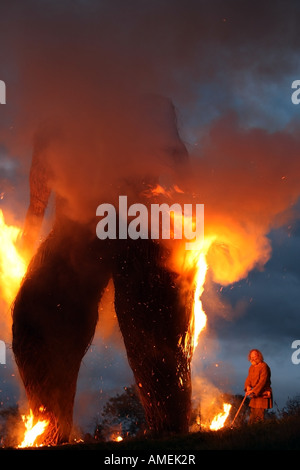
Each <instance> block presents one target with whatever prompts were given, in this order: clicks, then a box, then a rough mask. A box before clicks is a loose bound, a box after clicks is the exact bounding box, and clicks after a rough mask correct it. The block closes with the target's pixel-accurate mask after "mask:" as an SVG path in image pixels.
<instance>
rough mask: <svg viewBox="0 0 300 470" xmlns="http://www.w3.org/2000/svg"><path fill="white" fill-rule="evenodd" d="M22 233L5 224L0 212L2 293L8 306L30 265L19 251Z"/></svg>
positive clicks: (20, 230)
mask: <svg viewBox="0 0 300 470" xmlns="http://www.w3.org/2000/svg"><path fill="white" fill-rule="evenodd" d="M21 233H22V229H20V228H19V227H16V226H14V225H7V224H6V223H5V220H4V215H3V212H2V210H0V286H1V287H0V293H1V298H2V299H3V300H4V301H5V302H6V304H8V305H10V304H11V302H12V301H13V299H14V298H15V296H16V294H17V291H18V289H19V286H20V283H21V280H22V278H23V276H24V274H25V272H26V268H27V264H28V263H27V261H26V260H25V259H24V258H23V257H22V256H21V254H20V253H19V251H18V249H17V242H18V240H19V237H20V236H21Z"/></svg>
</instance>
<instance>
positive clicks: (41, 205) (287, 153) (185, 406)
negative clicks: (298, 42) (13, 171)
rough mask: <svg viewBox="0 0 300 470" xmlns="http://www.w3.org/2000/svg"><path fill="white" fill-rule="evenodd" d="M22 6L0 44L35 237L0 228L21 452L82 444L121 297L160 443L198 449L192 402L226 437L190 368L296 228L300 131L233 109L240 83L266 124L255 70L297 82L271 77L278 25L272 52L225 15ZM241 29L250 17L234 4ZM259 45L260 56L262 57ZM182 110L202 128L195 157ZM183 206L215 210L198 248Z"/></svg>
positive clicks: (128, 339)
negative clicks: (89, 359)
mask: <svg viewBox="0 0 300 470" xmlns="http://www.w3.org/2000/svg"><path fill="white" fill-rule="evenodd" d="M19 3H20V5H19V7H20V8H19V7H18V6H17V5H16V3H15V2H10V3H8V4H7V6H6V7H5V12H3V21H2V23H1V29H0V36H1V41H0V42H1V44H2V43H3V44H6V45H7V47H8V45H9V53H5V54H2V55H1V59H2V61H3V63H4V64H5V66H7V71H6V70H5V75H6V76H3V77H2V76H1V78H4V79H5V84H7V89H6V90H5V91H6V92H7V93H5V99H4V98H3V96H2V97H1V99H0V101H1V103H2V104H3V106H4V102H5V110H8V113H7V115H6V116H5V119H4V121H5V125H4V126H1V129H0V132H1V135H0V137H1V141H0V142H1V145H3V148H5V151H6V152H7V155H8V159H9V158H12V159H13V158H15V160H17V161H18V162H19V163H20V169H19V171H20V174H21V175H22V176H23V177H24V175H26V182H27V180H28V179H29V186H30V191H28V192H29V193H30V194H29V196H30V200H29V207H27V201H26V208H25V202H24V201H25V199H26V198H24V201H22V206H23V207H22V209H24V219H25V220H24V223H23V220H22V222H19V221H18V222H15V219H14V211H13V208H11V210H7V211H6V210H4V211H3V213H2V212H1V213H0V229H1V230H0V280H1V282H0V297H1V299H0V300H1V305H2V302H3V303H4V304H5V308H4V309H3V311H4V312H5V314H7V319H6V318H5V319H4V320H3V318H2V317H1V323H5V326H6V327H7V328H8V329H9V331H10V332H11V331H12V349H13V353H14V357H15V360H16V363H17V366H18V371H19V375H20V378H21V384H22V387H23V388H24V389H25V391H26V396H27V399H28V413H24V416H23V423H24V424H23V427H24V431H25V429H26V433H25V435H24V436H23V435H22V436H21V437H20V441H19V445H20V447H24V446H29V445H46V444H50V445H55V444H59V443H63V442H67V441H68V440H69V438H70V433H71V430H72V425H73V408H74V400H75V391H76V385H77V377H78V372H79V368H80V365H81V363H82V359H83V358H84V356H85V353H86V351H87V349H88V348H89V345H90V344H91V341H92V339H93V336H94V334H95V329H96V325H97V324H98V323H100V325H99V328H101V326H102V325H101V320H100V321H99V319H98V307H99V302H100V301H101V299H103V293H104V291H105V289H106V287H107V285H108V283H112V284H113V289H114V308H115V313H116V316H117V319H118V325H119V328H120V331H121V334H122V338H123V340H124V345H125V349H126V353H127V357H128V362H129V365H130V367H131V370H132V372H133V375H134V378H135V382H136V385H137V388H138V390H139V397H140V400H141V402H142V405H143V407H144V410H145V415H146V418H147V423H148V427H149V430H150V432H152V433H154V434H158V435H163V434H165V433H185V432H188V431H189V429H190V427H189V426H190V416H191V403H192V400H193V399H196V402H197V403H198V402H199V401H201V413H200V412H199V416H198V417H197V419H198V418H199V419H198V421H199V423H200V424H201V428H202V429H206V428H207V429H218V428H219V427H220V426H223V425H224V424H225V423H226V420H228V416H229V413H230V404H229V403H227V401H225V402H223V401H222V400H220V401H219V400H215V396H216V395H218V396H219V395H220V393H219V391H218V390H217V389H216V388H213V387H211V388H209V387H208V386H206V384H204V383H203V382H201V381H198V382H197V381H196V380H194V378H193V376H192V363H193V360H194V359H195V357H196V356H197V353H198V351H199V350H201V346H202V344H201V339H202V338H203V335H204V332H205V331H207V329H208V327H209V326H210V325H211V323H212V317H213V316H214V315H216V316H217V315H218V313H216V311H217V310H218V308H217V302H215V303H214V301H215V298H216V297H218V293H220V292H221V289H222V288H223V287H224V286H225V287H226V286H230V285H232V284H234V283H236V282H238V281H239V280H241V279H246V278H247V276H248V274H249V272H251V271H252V270H255V269H262V268H263V267H264V266H265V264H266V263H267V261H268V260H269V259H270V256H271V241H270V239H269V238H268V234H269V233H270V231H271V230H272V229H273V228H274V227H275V228H277V227H280V226H282V225H284V224H287V223H288V222H289V221H290V220H292V219H293V217H294V214H293V210H294V207H295V204H296V203H297V201H299V196H300V191H299V175H300V163H299V148H300V139H299V135H300V134H299V126H298V125H297V124H296V123H293V126H291V128H289V127H288V126H286V127H284V125H282V126H281V127H280V129H279V130H278V129H274V128H273V127H272V128H271V129H269V128H260V127H259V125H258V127H255V126H253V125H252V124H253V122H257V121H256V120H255V119H254V120H253V121H252V120H251V116H250V117H249V115H251V113H250V111H249V115H248V110H247V113H246V114H247V116H246V117H247V119H248V121H247V119H245V122H243V117H241V114H242V112H241V109H240V107H239V106H237V111H236V112H235V111H233V110H232V109H231V106H230V107H227V108H226V107H224V108H223V106H225V105H226V103H225V102H226V100H227V99H228V96H230V97H233V96H235V94H234V93H235V92H236V87H237V84H238V89H239V92H240V94H239V95H238V96H237V100H234V102H235V104H239V103H240V99H242V98H243V97H244V94H243V93H241V91H242V90H241V89H243V86H246V85H247V86H249V87H250V88H249V89H248V90H247V91H248V92H249V96H250V100H249V101H247V102H246V107H245V108H244V109H248V108H247V106H248V105H249V103H250V104H251V109H252V106H254V101H255V100H253V96H252V95H253V93H254V91H255V90H254V89H253V83H254V81H253V83H252V78H253V75H252V74H253V73H254V71H255V73H256V72H257V73H258V72H259V73H261V74H264V73H265V74H266V75H265V76H264V75H263V76H264V78H267V79H268V80H267V81H266V83H269V79H270V76H269V72H268V71H270V70H273V67H274V68H275V66H276V67H278V68H280V69H281V70H283V69H284V67H283V65H284V66H286V62H285V61H286V54H282V49H280V52H279V53H277V52H276V53H275V52H274V51H272V54H270V63H267V65H266V62H265V61H266V57H267V56H269V49H268V47H269V45H270V44H276V41H275V40H274V38H275V37H277V33H278V30H279V29H280V30H285V29H284V28H278V24H277V22H275V23H274V25H273V27H274V30H273V35H271V36H270V38H271V39H270V41H267V46H268V47H267V49H266V48H265V46H264V44H265V25H264V23H265V15H260V14H259V15H252V16H253V18H254V17H255V18H256V19H257V18H260V20H259V21H261V28H258V29H257V28H256V27H255V28H248V27H247V28H246V27H245V28H244V27H243V28H241V26H240V25H241V23H240V21H238V20H234V21H227V19H226V18H225V16H224V12H223V11H222V9H220V8H219V7H220V5H221V3H222V2H217V3H218V5H217V7H215V5H208V2H198V1H197V2H191V6H189V7H187V5H186V2H177V1H172V2H166V3H162V2H160V1H153V2H133V6H132V7H131V6H130V7H129V6H128V5H127V4H126V2H123V1H119V0H115V1H113V2H94V1H90V2H81V3H82V4H80V2H79V3H78V2H77V3H76V6H74V5H73V3H72V2H69V1H62V2H58V3H59V4H58V3H57V2H56V3H55V2H47V5H46V4H45V5H43V6H41V5H40V2H38V1H37V0H28V1H27V2H26V6H24V3H25V2H19ZM237 3H238V2H237ZM219 4H220V5H219ZM250 4H251V5H250ZM249 6H250V7H251V8H253V5H252V3H251V2H249ZM206 9H207V10H206ZM244 11H245V10H244V8H243V9H242V13H243V14H242V17H243V21H244V17H247V15H244ZM207 12H208V15H207ZM228 12H229V13H231V16H232V18H233V19H236V18H237V17H236V16H235V15H238V14H239V13H238V8H236V5H235V3H233V4H232V5H229V6H228ZM229 13H228V17H230V14H229ZM282 13H283V12H282ZM284 14H287V13H284ZM252 16H251V17H252ZM281 16H282V14H280V17H281ZM294 17H296V15H294ZM66 19H67V21H66ZM268 21H269V18H268ZM270 21H271V20H270ZM189 25H191V28H190V27H189ZM255 26H256V25H255ZM225 28H226V29H225ZM291 30H292V31H293V30H294V29H293V28H291ZM252 31H253V32H252ZM212 32H214V34H212ZM241 32H242V34H241ZM254 32H255V34H254ZM215 33H216V35H215ZM251 34H253V36H255V39H256V35H257V34H258V39H259V42H256V41H255V42H254V43H253V42H252V41H250V43H251V48H250V50H249V54H248V53H247V52H248V44H247V41H248V35H250V36H251ZM283 50H286V49H283ZM245 51H246V52H245ZM273 52H274V54H273ZM256 54H258V55H257V56H256ZM292 56H293V59H294V57H295V55H294V54H292ZM282 57H284V64H283V62H280V61H281V60H283V59H282ZM256 58H257V60H256ZM229 59H230V60H229ZM253 59H255V60H253ZM253 64H255V66H253ZM278 64H279V65H280V64H281V67H279V66H278ZM244 67H245V68H244ZM3 69H5V67H4V68H3ZM241 72H242V73H241ZM248 72H249V73H248ZM1 73H4V70H3V71H1ZM13 77H15V78H13ZM220 77H221V78H222V77H225V83H222V85H224V86H225V84H226V87H225V90H226V93H225V96H226V99H225V100H224V103H223V101H222V100H221V102H222V103H219V94H218V93H215V91H216V90H218V91H220V89H221V88H222V87H220V82H221V80H220ZM226 77H227V78H226ZM241 77H242V80H241ZM244 80H245V81H244ZM248 80H249V82H248ZM260 83H263V80H262V81H261V82H260ZM229 84H230V87H229V88H227V87H228V86H229ZM277 85H278V84H277ZM201 87H202V88H201ZM240 88H241V89H240ZM200 89H201V93H200ZM228 90H229V91H230V93H229V95H227V91H228ZM2 91H3V90H2ZM206 94H207V95H206ZM213 95H216V96H215V99H214V101H212V102H211V103H210V101H209V100H210V99H212V96H213ZM199 97H201V100H202V102H201V103H200V104H199V101H201V100H200V98H199ZM289 99H290V97H289ZM257 101H258V102H259V103H260V105H261V101H262V100H261V99H259V100H257ZM208 102H209V105H208ZM1 103H0V104H1ZM2 104H1V106H2ZM221 104H222V106H221ZM227 104H228V103H227ZM207 105H208V106H207ZM177 106H179V107H182V108H183V109H184V113H183V114H185V117H186V116H187V115H189V117H188V118H187V119H186V121H187V124H185V126H186V130H187V132H186V135H188V136H189V135H191V134H192V135H193V138H192V139H191V141H190V142H188V139H187V138H183V136H182V133H181V127H182V126H181V125H180V119H179V117H178V112H177ZM259 109H260V107H259ZM1 110H3V107H2V108H1ZM190 113H191V115H190ZM283 114H284V113H283ZM252 117H253V116H252ZM256 118H257V116H256ZM249 122H251V125H250V124H249ZM260 122H261V120H260V118H259V119H258V123H259V124H260ZM1 152H2V147H1ZM9 168H10V167H9ZM14 176H15V175H14ZM18 176H19V174H18ZM28 177H29V178H28ZM20 180H21V177H20V179H19V180H18V182H19V181H20ZM15 186H16V187H17V186H18V185H17V183H15ZM26 188H27V186H26ZM22 189H24V188H22ZM18 190H19V188H18ZM3 191H4V190H3V189H2V188H1V193H0V197H1V200H2V197H3V194H4V192H3ZM20 193H22V191H21V189H20ZM26 194H27V192H26ZM7 198H8V199H9V195H8V197H7ZM125 199H126V217H124V218H123V216H124V213H123V211H122V210H121V209H120V206H119V202H121V204H123V203H124V201H125ZM185 204H186V205H189V204H191V205H193V204H196V205H197V204H199V205H204V230H203V237H202V236H199V237H197V236H196V237H195V241H194V242H193V241H192V237H190V236H188V237H187V240H185V239H184V237H183V236H182V234H183V232H184V235H186V233H185V231H183V232H182V231H180V230H179V232H178V229H180V227H181V228H182V225H183V226H184V227H185V228H189V231H190V234H189V235H193V234H194V235H197V233H198V232H197V228H196V227H197V221H195V220H194V215H195V214H192V213H185V212H184V211H183V212H181V213H180V212H177V211H176V210H175V206H176V205H177V206H178V205H179V206H180V207H183V206H184V205H185ZM154 205H155V206H162V205H166V206H168V208H169V209H170V214H168V215H169V219H168V221H169V223H170V225H169V227H168V228H169V231H168V235H172V237H168V236H165V233H164V232H163V231H161V232H160V233H159V234H158V235H157V230H156V229H157V227H156V229H155V230H153V232H152V233H150V232H151V217H150V218H149V214H151V210H150V207H151V206H154ZM8 206H9V204H8ZM53 206H54V208H53ZM49 208H50V216H49V212H47V211H49ZM97 208H98V209H97ZM114 208H116V210H115V211H114ZM123 209H124V208H123ZM127 209H128V210H127ZM51 211H53V212H51ZM139 211H140V212H139ZM105 212H111V214H112V217H111V218H110V217H108V216H107V215H105ZM138 212H139V213H138ZM200 212H201V211H200ZM200 212H199V213H200ZM25 214H26V215H25ZM99 216H101V217H103V218H102V219H101V220H99ZM47 217H48V221H49V220H50V223H49V226H48V228H49V230H46V231H43V224H44V222H45V219H46V218H47ZM105 217H107V218H106V219H105ZM190 219H192V220H190ZM183 220H184V223H183V224H182V221H183ZM194 224H196V225H194ZM97 227H98V229H97ZM160 228H161V227H160ZM153 233H154V235H155V236H153ZM178 233H179V235H178ZM199 233H200V232H199ZM129 234H131V236H128V235H129ZM106 235H107V236H106ZM108 235H109V236H108ZM150 235H152V236H150ZM186 241H188V243H189V244H190V245H192V246H189V249H187V247H186ZM211 285H213V286H215V285H216V286H218V287H217V288H216V289H215V291H214V292H212V289H211V290H209V287H210V286H211ZM208 292H209V293H210V296H209V297H210V299H209V301H210V304H209V308H208V309H206V308H204V294H205V293H208ZM10 306H12V322H13V324H12V328H11V316H10V309H9V308H7V307H10ZM228 310H229V309H228ZM205 311H207V313H208V314H207V315H206V313H205ZM226 313H228V312H226ZM5 314H3V317H5ZM228 316H229V317H230V313H229V314H228ZM2 320H3V321H2ZM6 320H7V321H6ZM1 333H2V334H3V332H2V331H1ZM201 336H202V338H201ZM1 340H2V338H1ZM196 382H197V384H198V383H199V390H200V394H199V396H196V397H195V395H196V392H197V393H198V389H197V386H195V385H196ZM206 390H207V391H206ZM206 408H207V409H206ZM211 410H213V411H211ZM204 411H205V412H204ZM206 411H207V413H206ZM200 415H201V416H200ZM203 416H205V417H206V418H207V419H205V422H204V420H203ZM194 424H195V423H194ZM200 424H199V426H200ZM197 426H198V424H197V423H196V426H195V429H198V428H199V426H198V427H197ZM23 434H24V433H23Z"/></svg>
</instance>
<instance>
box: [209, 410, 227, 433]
mask: <svg viewBox="0 0 300 470" xmlns="http://www.w3.org/2000/svg"><path fill="white" fill-rule="evenodd" d="M230 410H231V405H230V404H229V403H223V412H221V413H219V414H218V415H217V416H215V417H214V419H213V420H212V422H211V425H210V430H211V431H217V430H218V429H221V428H222V427H223V426H224V424H225V421H226V419H227V418H228V415H229V413H230Z"/></svg>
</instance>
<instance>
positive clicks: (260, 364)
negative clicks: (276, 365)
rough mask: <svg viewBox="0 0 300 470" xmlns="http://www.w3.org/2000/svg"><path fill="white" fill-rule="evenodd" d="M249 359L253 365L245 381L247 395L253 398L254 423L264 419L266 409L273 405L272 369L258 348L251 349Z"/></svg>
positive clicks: (251, 415)
mask: <svg viewBox="0 0 300 470" xmlns="http://www.w3.org/2000/svg"><path fill="white" fill-rule="evenodd" d="M248 360H249V361H250V362H251V366H250V367H249V372H248V377H247V378H246V381H245V391H246V394H245V396H248V397H249V398H251V400H250V403H249V406H250V408H251V412H250V419H249V423H250V424H252V423H255V422H258V421H263V420H264V417H265V410H266V409H269V408H272V407H273V396H272V388H271V370H270V367H269V366H268V365H267V364H266V363H265V362H264V358H263V355H262V353H261V352H260V351H259V350H258V349H251V351H250V352H249V354H248Z"/></svg>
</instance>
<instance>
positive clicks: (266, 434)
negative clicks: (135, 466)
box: [7, 416, 300, 455]
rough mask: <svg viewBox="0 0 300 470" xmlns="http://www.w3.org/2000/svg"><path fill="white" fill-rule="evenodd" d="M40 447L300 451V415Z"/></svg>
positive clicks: (116, 451)
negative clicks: (152, 436)
mask: <svg viewBox="0 0 300 470" xmlns="http://www.w3.org/2000/svg"><path fill="white" fill-rule="evenodd" d="M7 450H8V449H7ZM36 450H65V451H67V450H77V451H78V450H90V451H91V450H95V451H102V452H103V453H106V454H109V453H114V455H122V454H123V453H124V454H125V453H126V454H128V453H130V452H131V453H132V454H133V453H134V452H137V453H138V452H147V453H151V452H152V453H155V452H156V453H158V452H159V453H170V452H171V453H172V452H173V453H175V452H176V453H177V454H178V453H179V452H180V453H191V452H193V451H194V452H197V451H203V450H260V451H261V450H264V451H265V450H300V417H299V416H297V417H287V418H285V419H281V420H270V421H266V422H265V423H262V424H257V425H252V426H249V425H243V426H241V427H238V428H235V429H230V428H227V429H223V430H220V431H210V432H208V431H203V432H197V433H193V434H189V435H186V436H176V437H171V438H170V437H169V438H165V439H150V438H148V439H146V438H139V439H138V438H132V439H128V440H124V441H122V442H99V443H95V442H92V443H84V442H83V443H78V444H70V445H69V444H68V445H63V446H56V447H43V448H37V449H36ZM17 452H19V450H17ZM20 452H21V451H20Z"/></svg>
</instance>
